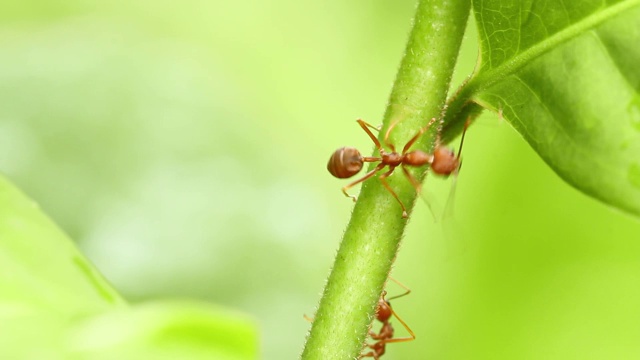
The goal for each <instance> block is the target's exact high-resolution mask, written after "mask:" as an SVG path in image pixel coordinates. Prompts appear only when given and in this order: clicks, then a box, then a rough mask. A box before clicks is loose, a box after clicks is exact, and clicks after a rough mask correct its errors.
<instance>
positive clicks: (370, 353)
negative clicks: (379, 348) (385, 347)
mask: <svg viewBox="0 0 640 360" xmlns="http://www.w3.org/2000/svg"><path fill="white" fill-rule="evenodd" d="M366 357H370V358H373V359H374V360H379V359H380V358H379V357H378V355H376V353H374V352H373V351H369V352H368V353H366V354H360V356H358V359H362V358H366Z"/></svg>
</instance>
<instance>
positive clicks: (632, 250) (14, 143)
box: [0, 0, 640, 359]
mask: <svg viewBox="0 0 640 360" xmlns="http://www.w3.org/2000/svg"><path fill="white" fill-rule="evenodd" d="M413 6H414V1H401V2H397V1H381V2H375V3H370V2H366V1H363V0H358V1H352V2H341V1H333V0H331V1H325V2H322V3H300V2H295V1H292V0H276V1H269V2H267V1H249V2H242V3H240V2H235V3H233V2H206V1H197V0H189V1H186V2H181V3H172V2H151V1H133V2H124V1H112V2H98V1H91V0H69V1H49V2H47V3H46V5H44V4H41V3H39V2H35V1H31V2H29V1H23V2H18V1H15V0H13V1H10V2H9V4H8V5H7V6H6V10H3V12H2V14H0V17H1V19H2V25H0V98H1V99H2V106H0V171H2V172H3V173H5V174H6V175H7V176H8V177H9V178H10V179H11V180H12V181H13V182H14V183H16V184H17V185H18V186H19V187H20V188H21V189H23V190H24V191H25V192H27V193H28V194H29V195H30V196H31V197H32V198H34V199H35V200H36V201H37V202H38V203H39V204H40V205H41V206H42V208H43V209H44V210H45V212H47V213H48V214H50V215H51V216H52V217H53V218H54V219H55V220H56V221H57V222H58V223H59V224H60V225H61V227H62V228H63V229H64V230H65V231H66V232H68V233H69V234H70V235H71V237H72V238H74V239H76V240H77V241H78V243H79V246H80V247H81V249H82V250H83V251H84V252H85V253H86V254H87V256H89V258H90V259H91V260H92V261H93V262H95V263H96V265H97V267H98V268H99V269H100V271H102V272H103V273H104V274H105V276H106V277H107V278H108V279H109V280H110V281H111V282H112V283H113V284H114V286H115V288H116V289H118V290H119V291H120V292H121V293H122V294H123V295H124V296H125V298H127V299H129V300H131V301H133V302H138V301H142V300H148V299H155V298H159V297H168V296H179V297H190V298H195V299H202V300H206V301H210V302H215V303H219V304H222V305H224V306H226V307H233V308H235V309H238V310H241V311H244V312H247V313H250V314H251V315H253V316H254V317H256V318H257V319H258V321H259V323H260V327H261V336H262V339H261V354H262V358H265V359H284V358H294V357H295V356H297V354H299V352H300V351H301V349H302V343H303V339H304V336H305V333H306V330H307V328H308V326H309V325H308V323H307V322H305V321H304V320H303V319H302V314H304V313H307V314H311V313H312V312H313V310H314V306H315V305H316V304H317V301H318V299H319V293H320V291H321V290H322V286H323V283H324V278H325V277H326V275H327V273H328V267H329V266H330V264H331V261H332V257H333V254H334V251H335V249H336V248H337V245H338V240H339V238H340V234H341V233H342V230H343V228H344V225H345V224H346V221H347V219H348V214H349V211H350V209H351V206H352V204H351V203H350V202H349V201H348V200H347V199H345V198H344V196H342V194H341V193H340V190H339V189H340V187H341V186H343V185H344V184H342V183H340V182H339V181H336V180H335V179H333V178H332V177H331V176H330V175H328V174H327V173H326V169H325V165H326V161H327V159H328V157H329V155H330V154H331V152H332V151H333V150H335V148H337V147H339V146H343V145H351V146H356V147H359V148H361V149H366V148H367V147H371V144H370V140H369V139H368V138H366V136H363V134H362V133H361V130H360V129H359V128H358V127H357V126H356V124H355V122H354V120H355V119H356V118H358V117H362V118H364V119H366V120H367V121H369V122H370V123H373V124H377V123H379V121H380V118H381V115H382V112H383V110H384V106H385V104H386V100H387V96H388V93H389V90H390V85H391V82H392V81H393V78H394V76H395V71H396V68H397V65H398V62H399V59H400V57H401V53H402V51H403V49H404V46H405V41H406V35H407V31H408V29H409V27H410V19H411V16H412V12H413ZM470 28H472V27H470ZM466 40H467V47H466V48H465V49H463V53H462V54H461V59H462V60H461V67H460V69H459V71H458V72H457V74H456V75H457V79H454V82H453V83H454V85H457V84H459V83H460V82H461V81H462V79H464V77H465V76H466V75H468V74H469V73H470V71H471V69H472V68H473V65H474V64H475V60H476V56H477V47H476V45H475V44H476V42H477V39H476V35H475V33H471V34H469V35H468V36H467V39H466ZM464 157H465V160H464V170H463V171H462V172H461V174H460V176H459V178H458V181H457V191H456V197H455V214H454V216H455V222H454V224H455V225H456V226H455V227H454V229H453V230H454V232H453V235H452V236H448V237H443V236H440V232H442V231H441V228H442V223H438V224H433V223H432V221H431V216H430V215H429V214H428V213H427V210H426V206H422V207H419V209H418V211H417V212H416V213H415V214H414V217H413V221H412V224H411V227H410V230H409V235H408V236H407V238H406V239H405V241H404V243H403V244H404V245H403V249H402V251H401V252H400V255H399V257H398V260H397V263H396V264H397V265H396V271H395V277H396V278H398V279H399V280H401V281H402V282H403V283H405V284H407V285H409V286H410V287H411V288H412V289H413V292H412V294H411V295H410V296H408V297H405V298H403V299H401V300H400V299H399V300H398V301H396V302H394V308H395V309H396V311H397V312H398V313H399V314H400V315H401V316H402V317H403V318H404V319H405V320H406V321H407V322H408V323H409V325H410V326H411V327H412V328H413V330H414V331H415V332H416V334H417V336H418V339H417V340H416V341H414V342H411V343H406V344H393V345H394V346H393V347H392V346H391V345H389V347H388V349H387V355H385V357H388V358H389V359H394V358H398V359H403V358H438V359H483V358H486V359H489V358H490V359H512V358H546V359H584V358H633V357H638V355H640V347H639V346H638V345H637V341H636V340H635V339H637V338H638V335H640V325H638V324H640V321H638V320H640V319H639V318H640V311H639V310H638V309H640V306H638V305H640V290H638V287H637V286H636V284H635V283H636V281H635V279H637V278H638V276H639V275H640V262H639V261H638V260H637V259H638V255H640V244H639V243H638V239H639V238H640V236H638V235H640V226H639V225H638V223H637V222H636V221H635V220H632V219H630V218H628V217H626V216H625V215H622V214H620V213H618V212H616V211H615V210H611V209H609V208H607V207H606V206H604V205H602V204H600V203H597V202H596V201H594V200H592V199H589V198H587V197H586V196H584V195H582V194H580V193H578V192H577V191H576V190H574V189H572V188H571V187H569V186H568V185H566V184H564V183H563V182H562V181H561V180H560V179H559V178H558V177H557V176H556V175H555V174H553V172H552V171H551V170H550V169H548V167H546V165H544V163H542V161H541V160H540V159H539V158H538V157H537V156H536V155H535V154H534V153H533V151H532V150H531V149H529V148H528V146H527V145H526V143H525V142H524V141H523V140H522V139H521V138H520V137H519V136H518V135H517V134H516V133H515V132H514V131H513V130H511V129H510V128H509V127H508V125H507V124H505V123H501V122H499V121H498V120H495V116H494V117H492V116H485V117H484V118H483V119H480V121H479V122H478V123H477V124H474V126H473V127H472V128H470V130H469V133H468V134H467V140H465V149H464ZM426 189H427V191H430V192H432V193H434V194H436V196H438V197H439V198H440V199H439V200H440V203H443V202H445V201H446V198H447V193H448V191H449V183H448V182H445V181H442V180H437V179H435V178H433V177H429V178H428V179H427V182H426ZM452 246H453V247H460V248H462V249H463V250H462V251H453V252H452V251H449V250H450V248H451V247H452ZM147 314H149V313H147ZM150 314H152V315H153V312H150ZM114 321H116V320H114ZM116 322H117V321H116ZM98 329H99V328H98Z"/></svg>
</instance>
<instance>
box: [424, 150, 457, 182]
mask: <svg viewBox="0 0 640 360" xmlns="http://www.w3.org/2000/svg"><path fill="white" fill-rule="evenodd" d="M459 167H460V158H459V157H457V156H456V154H454V153H453V150H451V149H449V148H447V147H444V146H439V147H437V148H436V150H435V151H434V152H433V162H432V163H431V169H432V170H433V172H434V173H436V174H438V175H443V176H449V175H451V173H453V172H455V171H457V170H458V168H459Z"/></svg>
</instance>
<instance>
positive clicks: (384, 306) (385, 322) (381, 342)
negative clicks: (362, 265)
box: [358, 278, 416, 360]
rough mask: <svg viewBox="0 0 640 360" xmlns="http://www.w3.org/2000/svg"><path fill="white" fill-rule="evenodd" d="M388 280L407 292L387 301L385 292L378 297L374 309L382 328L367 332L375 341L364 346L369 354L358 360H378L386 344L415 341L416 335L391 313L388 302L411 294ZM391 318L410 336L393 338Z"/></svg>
mask: <svg viewBox="0 0 640 360" xmlns="http://www.w3.org/2000/svg"><path fill="white" fill-rule="evenodd" d="M390 279H392V280H393V281H395V282H396V283H397V284H398V285H400V286H402V287H404V288H405V289H406V290H407V291H406V292H405V293H403V294H400V295H397V296H394V297H391V298H389V299H385V296H386V295H387V292H386V291H383V292H382V295H381V296H380V300H378V305H377V307H376V319H377V320H378V321H380V322H381V323H382V327H381V328H380V331H378V332H377V333H375V332H373V331H369V336H370V337H371V339H373V340H375V342H374V343H371V344H365V347H367V348H369V349H371V350H370V351H369V352H366V353H362V354H361V355H360V356H359V357H358V359H362V358H365V357H370V358H373V359H374V360H378V359H380V357H381V356H382V355H384V353H385V351H386V347H387V344H390V343H397V342H406V341H412V340H415V339H416V335H415V334H414V333H413V331H412V330H411V328H409V326H408V325H407V324H406V323H405V322H404V321H403V320H402V319H401V318H400V317H399V316H398V315H397V314H396V313H395V311H393V309H392V308H391V303H390V302H389V300H391V299H397V298H399V297H402V296H405V295H408V294H409V293H410V292H411V290H409V288H407V287H406V286H404V285H402V284H401V283H399V282H398V281H396V280H394V279H393V278H390ZM391 316H395V318H396V319H398V321H399V322H400V323H401V324H402V326H404V328H405V329H406V330H407V332H408V333H409V335H410V336H408V337H403V338H394V337H393V335H394V329H393V326H391V322H390V319H391Z"/></svg>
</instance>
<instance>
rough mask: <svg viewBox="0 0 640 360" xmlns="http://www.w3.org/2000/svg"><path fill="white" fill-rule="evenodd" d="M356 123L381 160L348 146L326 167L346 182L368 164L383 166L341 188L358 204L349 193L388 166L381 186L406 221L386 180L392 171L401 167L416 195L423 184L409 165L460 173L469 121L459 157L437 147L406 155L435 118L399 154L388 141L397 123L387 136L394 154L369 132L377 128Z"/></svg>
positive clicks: (443, 174) (396, 197)
mask: <svg viewBox="0 0 640 360" xmlns="http://www.w3.org/2000/svg"><path fill="white" fill-rule="evenodd" d="M357 122H358V124H359V125H360V127H362V129H363V130H364V131H365V132H366V133H367V135H369V137H370V138H371V140H372V141H373V143H374V144H375V145H376V148H377V149H378V151H379V152H380V157H375V156H373V157H370V156H365V157H363V156H362V155H360V152H359V151H358V149H356V148H353V147H346V146H345V147H341V148H339V149H338V150H336V151H335V152H334V153H333V155H331V158H330V159H329V163H328V164H327V170H329V172H330V173H331V175H333V176H335V177H337V178H339V179H346V178H350V177H352V176H354V175H355V174H357V173H359V172H360V170H362V167H363V166H364V163H365V162H378V161H379V162H380V164H378V165H377V166H376V167H375V168H374V169H373V170H371V171H369V172H368V173H366V174H365V175H364V176H363V177H361V178H360V179H358V180H356V181H354V182H352V183H350V184H348V185H346V186H344V187H343V188H342V192H343V193H344V195H345V196H347V197H350V198H351V199H353V201H354V202H355V201H356V199H357V197H356V196H354V195H349V193H347V190H349V189H350V188H352V187H354V186H355V185H357V184H359V183H361V182H363V181H365V180H367V179H369V178H370V177H372V176H373V175H375V174H376V173H377V172H379V171H380V170H382V169H383V168H384V167H385V166H388V167H389V170H388V171H387V172H385V173H384V174H382V175H380V182H382V185H383V186H384V187H385V188H386V189H387V191H389V192H390V193H391V195H393V197H394V198H395V199H396V200H397V201H398V203H399V204H400V206H401V207H402V217H403V218H407V217H408V215H407V209H406V208H405V206H404V204H403V203H402V201H400V198H398V195H397V194H396V193H395V191H393V189H392V188H391V187H390V186H389V183H387V180H386V178H388V177H389V176H391V174H393V171H394V170H395V168H396V167H398V166H400V167H401V168H402V172H404V174H405V176H406V177H407V179H409V182H411V184H412V185H413V187H414V188H415V189H416V191H417V192H420V190H421V185H420V182H419V181H418V180H417V179H416V178H415V177H413V175H411V173H410V172H409V171H408V170H407V168H406V167H407V166H413V167H419V166H424V165H430V166H431V170H432V171H433V172H434V173H435V174H438V175H442V176H448V175H451V174H452V173H454V172H457V171H458V170H459V169H460V165H461V162H460V153H461V151H462V143H463V141H464V134H465V133H466V130H467V126H468V124H469V121H467V123H466V124H465V128H464V132H463V133H462V139H461V140H460V150H458V155H457V156H456V155H455V154H454V152H453V151H452V150H451V149H449V148H447V147H445V146H441V145H437V146H436V148H435V150H434V152H433V154H428V153H426V152H424V151H421V150H413V151H410V152H407V150H409V148H410V147H411V146H412V145H413V144H414V143H415V142H416V141H417V140H418V139H419V138H420V136H421V135H422V134H424V132H425V131H427V129H428V128H429V127H430V126H431V125H433V123H434V122H436V119H435V118H433V119H431V121H429V123H428V124H427V126H425V127H423V128H421V129H420V131H418V133H417V134H416V135H414V136H413V137H412V138H411V139H410V140H409V141H408V142H407V144H406V145H405V146H404V148H403V149H402V153H398V152H396V148H395V145H394V144H392V143H390V142H389V133H391V130H392V129H393V128H394V127H395V126H396V124H397V123H398V121H396V122H394V123H393V124H391V126H389V128H388V129H387V132H386V133H385V135H384V140H383V141H384V144H385V145H387V147H388V148H389V149H391V152H387V151H386V150H384V149H383V148H382V145H380V141H378V139H377V138H376V137H375V136H374V135H373V133H372V132H371V130H369V128H371V129H374V130H376V131H377V130H378V128H376V127H375V126H373V125H371V124H369V123H367V122H365V121H364V120H362V119H358V120H357Z"/></svg>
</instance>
